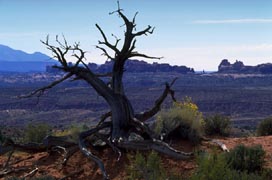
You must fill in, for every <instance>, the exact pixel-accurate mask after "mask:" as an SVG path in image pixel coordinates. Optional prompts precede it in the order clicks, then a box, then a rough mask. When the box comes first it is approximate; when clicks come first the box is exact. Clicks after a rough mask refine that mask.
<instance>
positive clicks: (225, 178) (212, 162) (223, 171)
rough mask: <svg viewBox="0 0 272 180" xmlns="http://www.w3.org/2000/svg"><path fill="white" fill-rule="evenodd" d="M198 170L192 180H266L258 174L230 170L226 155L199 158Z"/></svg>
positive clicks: (213, 154) (209, 155)
mask: <svg viewBox="0 0 272 180" xmlns="http://www.w3.org/2000/svg"><path fill="white" fill-rule="evenodd" d="M197 163H198V168H197V169H196V170H195V172H194V174H193V175H192V176H191V177H190V180H232V179H237V180H265V179H266V178H264V177H262V176H261V175H258V174H252V173H251V174H248V173H247V172H240V171H237V170H234V169H231V168H229V165H228V163H227V160H226V157H225V154H216V153H212V154H204V155H201V156H198V158H197Z"/></svg>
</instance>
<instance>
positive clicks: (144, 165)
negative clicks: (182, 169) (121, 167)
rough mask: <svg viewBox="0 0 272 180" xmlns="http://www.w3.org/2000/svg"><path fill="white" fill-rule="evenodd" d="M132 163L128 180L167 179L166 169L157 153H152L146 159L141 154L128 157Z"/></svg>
mask: <svg viewBox="0 0 272 180" xmlns="http://www.w3.org/2000/svg"><path fill="white" fill-rule="evenodd" d="M128 159H129V161H130V163H129V165H128V168H127V174H128V176H127V179H128V180H135V179H157V180H164V179H165V178H166V172H165V169H164V168H163V166H162V162H161V159H160V157H159V156H158V154H157V153H155V152H151V153H150V154H149V155H148V156H147V157H146V158H145V157H144V156H143V155H142V154H141V153H139V152H137V153H136V155H135V157H134V156H133V155H128Z"/></svg>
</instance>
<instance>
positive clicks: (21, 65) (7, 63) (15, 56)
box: [0, 44, 56, 72]
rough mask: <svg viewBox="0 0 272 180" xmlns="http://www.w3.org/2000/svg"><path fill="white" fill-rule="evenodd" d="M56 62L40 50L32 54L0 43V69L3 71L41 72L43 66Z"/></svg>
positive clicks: (43, 69) (43, 68)
mask: <svg viewBox="0 0 272 180" xmlns="http://www.w3.org/2000/svg"><path fill="white" fill-rule="evenodd" d="M54 63H56V61H55V60H52V59H51V58H50V57H49V56H47V55H45V54H42V53H40V52H35V53H33V54H29V53H26V52H24V51H21V50H15V49H12V48H10V47H8V46H5V45H1V44H0V71H2V72H3V71H4V72H30V71H35V72H41V71H45V67H46V66H48V65H53V64H54Z"/></svg>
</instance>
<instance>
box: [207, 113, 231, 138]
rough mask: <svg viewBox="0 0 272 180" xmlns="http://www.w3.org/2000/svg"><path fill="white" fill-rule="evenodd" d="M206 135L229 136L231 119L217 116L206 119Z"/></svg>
mask: <svg viewBox="0 0 272 180" xmlns="http://www.w3.org/2000/svg"><path fill="white" fill-rule="evenodd" d="M204 121H205V126H204V127H205V133H206V134H207V135H222V136H227V135H228V134H229V131H230V118H229V117H226V116H223V115H220V114H216V115H213V116H209V117H206V118H204Z"/></svg>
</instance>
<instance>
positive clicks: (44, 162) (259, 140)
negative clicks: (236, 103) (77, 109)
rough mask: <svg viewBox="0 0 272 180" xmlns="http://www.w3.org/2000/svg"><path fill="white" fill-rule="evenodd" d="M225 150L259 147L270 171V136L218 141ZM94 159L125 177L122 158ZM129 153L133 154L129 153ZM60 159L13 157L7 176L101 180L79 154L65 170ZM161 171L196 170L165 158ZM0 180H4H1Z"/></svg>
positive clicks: (118, 178)
mask: <svg viewBox="0 0 272 180" xmlns="http://www.w3.org/2000/svg"><path fill="white" fill-rule="evenodd" d="M221 141H222V142H223V143H225V144H226V146H227V147H228V148H229V149H231V148H233V147H234V146H236V145H238V144H245V145H248V146H251V145H255V144H261V145H262V146H263V148H264V150H265V151H266V166H268V167H270V168H272V136H266V137H248V138H224V139H221ZM172 146H174V147H175V148H177V149H180V150H184V151H187V152H188V151H192V150H193V149H194V147H193V146H192V145H191V144H190V143H188V142H184V141H178V142H172ZM210 147H211V144H209V143H203V144H202V145H201V146H200V147H199V148H203V149H207V148H210ZM92 152H94V153H95V154H96V155H97V156H99V157H102V160H103V162H104V163H105V167H106V169H107V171H108V174H109V176H110V178H111V179H113V180H122V179H124V176H125V171H124V170H125V168H126V166H127V164H128V163H129V162H128V159H127V157H126V155H123V156H122V157H121V159H120V161H119V162H117V155H116V154H114V153H113V152H112V150H111V149H100V150H92ZM132 153H133V152H132ZM6 159H7V156H1V157H0V164H4V163H5V161H6ZM62 161H63V156H62V155H61V154H60V153H59V152H54V153H51V154H50V155H49V154H48V153H36V154H25V153H15V154H14V156H13V157H12V159H11V167H12V168H14V169H16V170H17V172H13V173H10V174H9V175H8V176H6V177H9V176H17V177H23V176H24V175H26V174H28V173H29V172H31V171H32V170H33V169H35V168H36V167H37V168H38V169H37V171H36V172H35V174H34V176H41V175H52V176H54V177H56V178H57V179H61V178H64V177H66V178H65V179H71V180H72V179H73V180H74V179H77V180H97V179H102V176H101V173H100V171H99V170H98V168H97V167H96V165H95V164H94V163H93V162H92V161H89V160H88V159H86V158H85V156H83V155H82V154H81V153H80V152H77V153H76V154H75V155H74V156H72V157H71V159H69V161H68V162H67V165H66V166H63V165H62ZM162 162H163V163H164V167H165V168H166V169H167V170H168V171H170V172H173V171H174V172H180V173H182V174H190V173H191V172H192V170H193V169H194V168H195V167H196V164H195V161H194V160H193V159H191V160H186V161H183V160H174V159H171V158H168V157H166V156H162ZM0 179H5V178H4V177H2V178H0Z"/></svg>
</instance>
